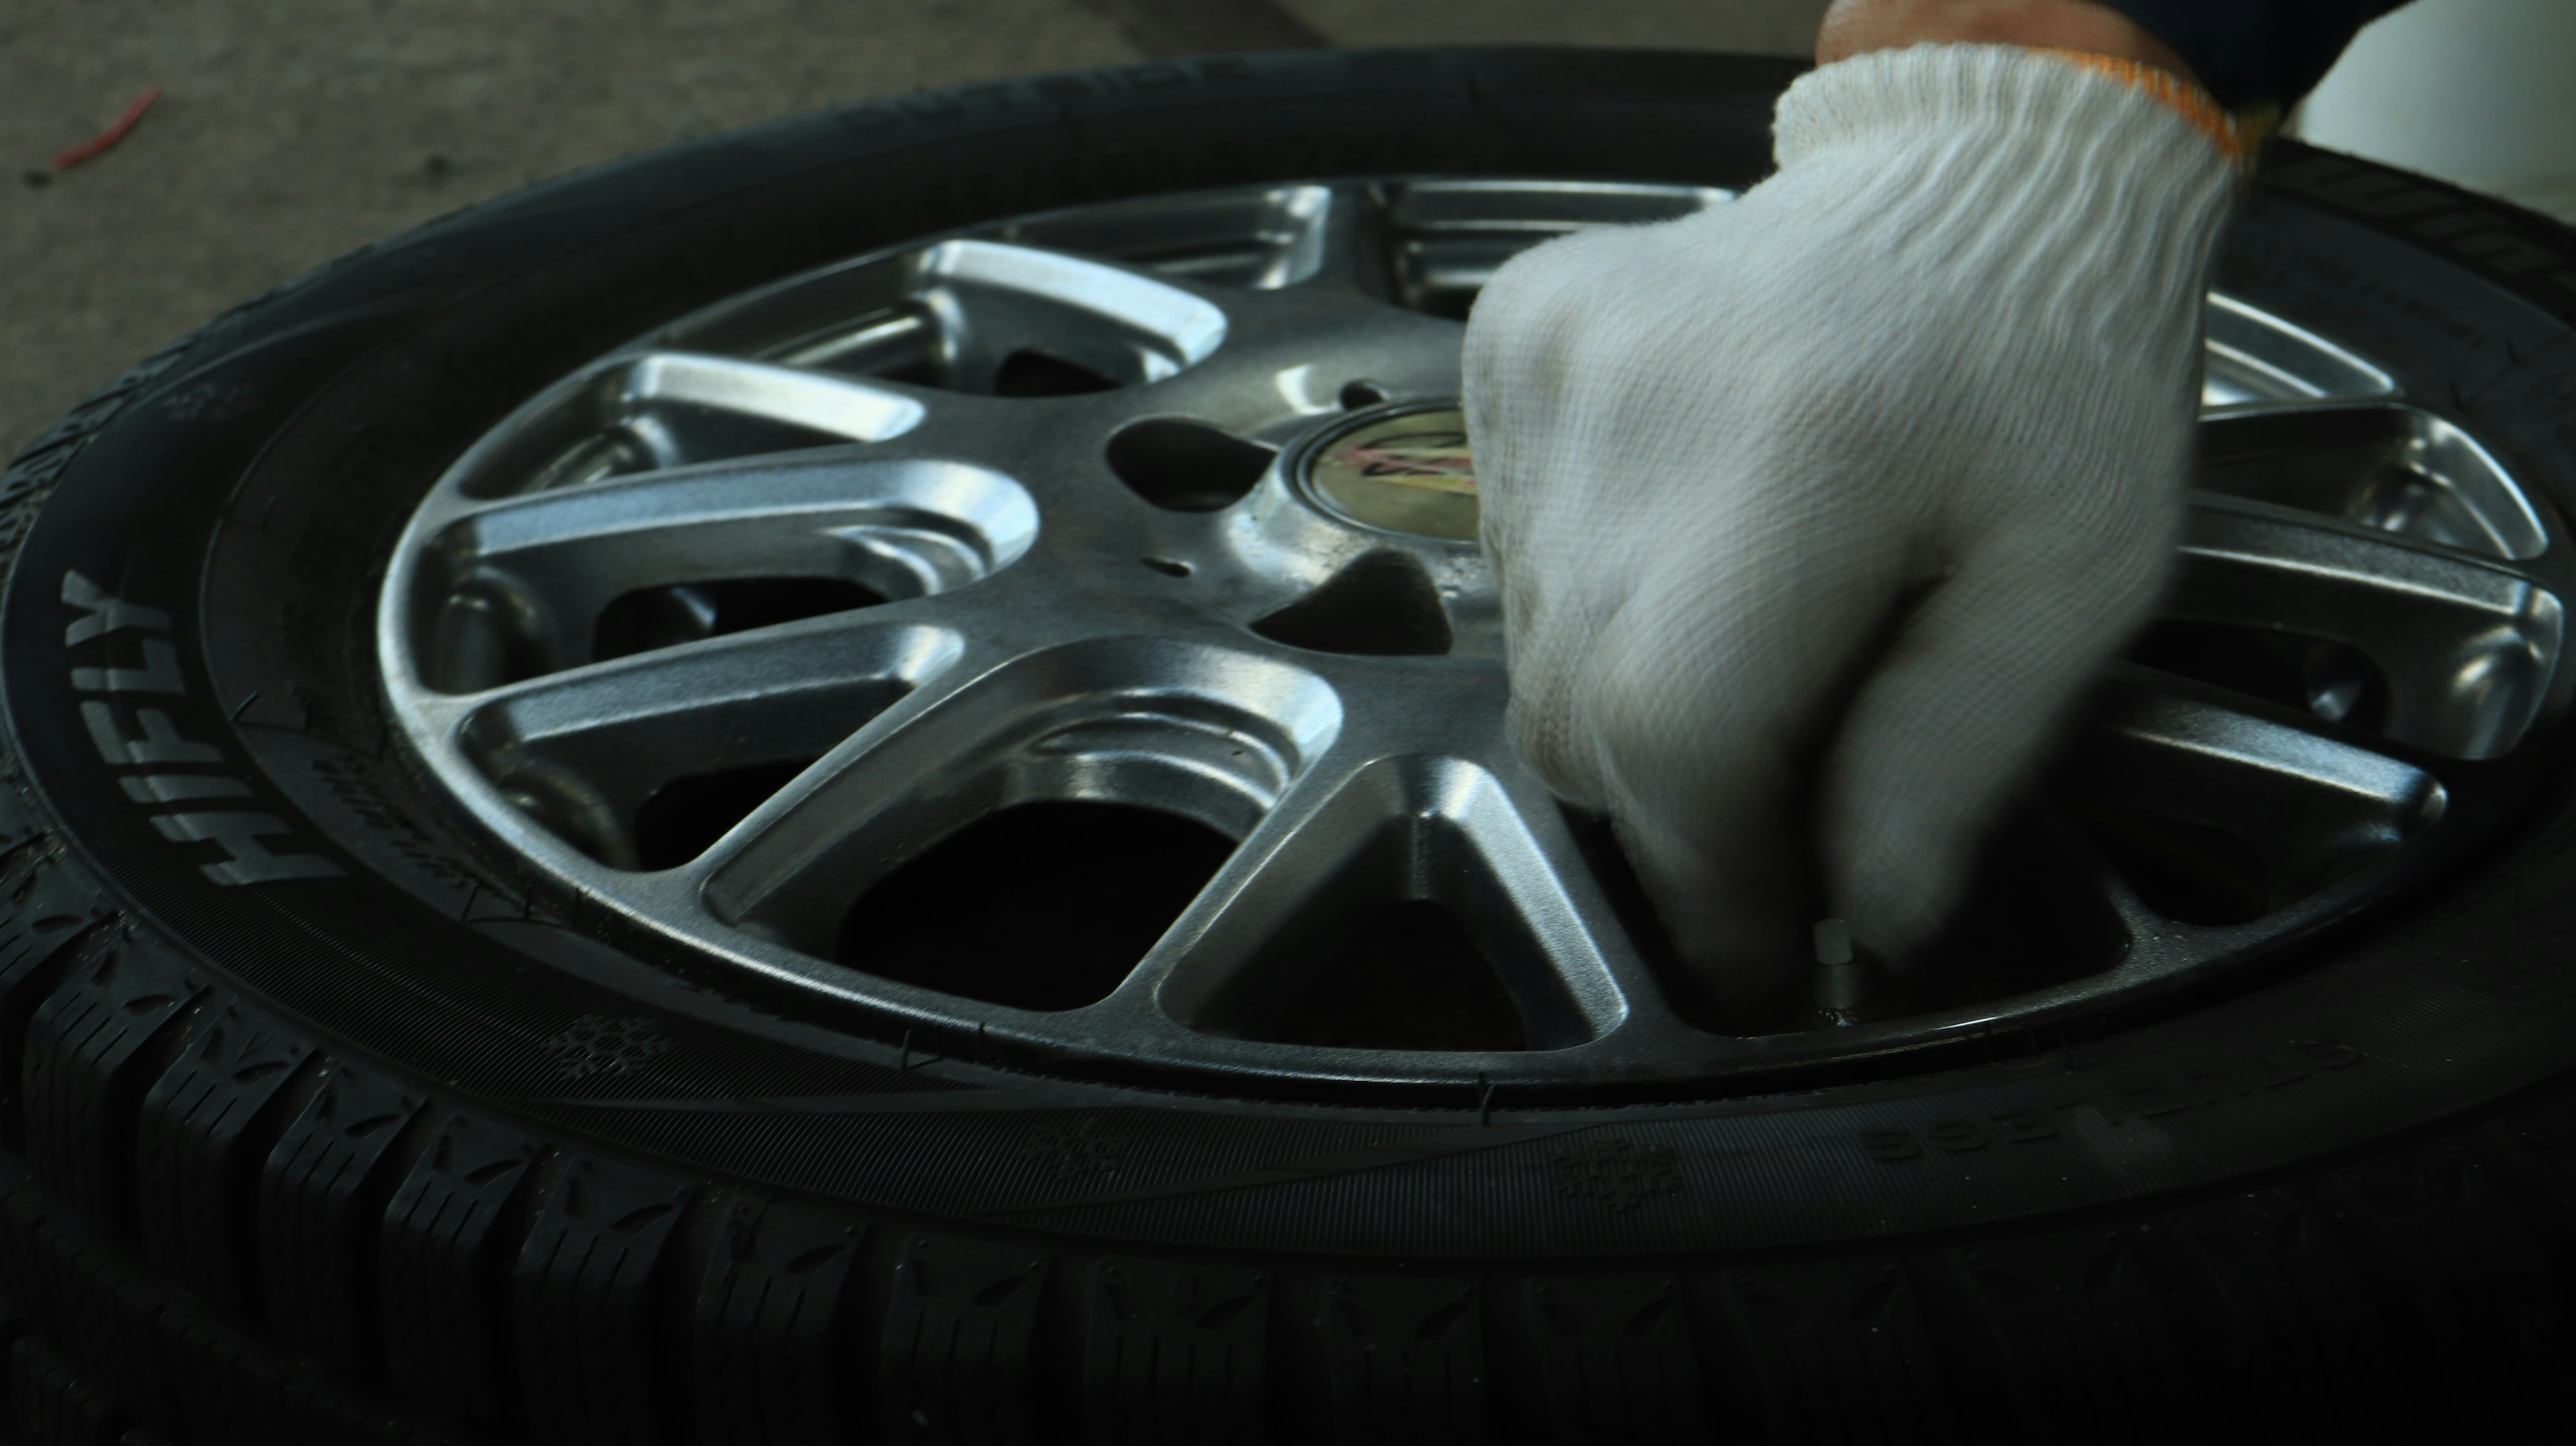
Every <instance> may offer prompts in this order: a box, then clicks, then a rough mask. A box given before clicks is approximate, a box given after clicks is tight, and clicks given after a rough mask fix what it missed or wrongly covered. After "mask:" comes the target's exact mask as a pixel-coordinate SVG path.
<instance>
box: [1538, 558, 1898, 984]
mask: <svg viewBox="0 0 2576 1446" xmlns="http://www.w3.org/2000/svg"><path fill="white" fill-rule="evenodd" d="M1893 536H1894V535H1893V534H1892V533H1891V534H1890V540H1887V541H1881V540H1880V539H1876V538H1868V539H1859V540H1857V543H1856V545H1852V546H1847V547H1843V548H1837V549H1832V550H1828V551H1823V552H1812V553H1809V554H1808V555H1806V556H1805V557H1803V558H1801V559H1799V561H1798V562H1796V563H1790V562H1787V561H1785V560H1784V554H1783V553H1782V552H1781V551H1780V550H1779V549H1777V548H1771V547H1764V546H1746V547H1741V548H1737V549H1733V550H1731V551H1728V552H1725V553H1721V554H1719V555H1716V556H1707V555H1696V554H1695V555H1689V556H1684V557H1680V558H1676V559H1674V560H1673V561H1672V562H1670V563H1668V564H1667V565H1666V569H1665V571H1666V575H1665V576H1661V577H1648V578H1646V579H1643V580H1642V581H1641V583H1640V585H1639V587H1638V589H1637V591H1636V593H1635V594H1634V596H1633V598H1632V601H1631V603H1630V604H1629V606H1627V607H1626V608H1624V609H1622V611H1621V613H1620V615H1619V616H1618V617H1617V618H1615V619H1613V620H1612V621H1611V623H1610V625H1609V626H1607V627H1606V628H1604V629H1603V630H1602V631H1601V632H1600V633H1599V635H1598V636H1597V639H1596V640H1595V641H1594V645H1593V646H1592V647H1591V649H1590V650H1589V653H1588V657H1589V658H1590V660H1591V662H1590V665H1589V667H1588V668H1587V669H1586V672H1585V676H1584V677H1583V679H1582V683H1581V686H1580V687H1579V688H1578V689H1577V693H1576V708H1577V710H1578V711H1577V712H1576V713H1575V714H1574V716H1573V723H1572V729H1571V731H1572V733H1573V735H1574V737H1575V738H1577V739H1578V740H1589V741H1590V743H1591V746H1593V747H1594V748H1596V749H1597V750H1598V761H1597V774H1598V777H1599V778H1600V780H1601V788H1602V795H1603V798H1604V800H1605V802H1606V804H1607V806H1608V808H1609V811H1610V813H1611V816H1612V818H1613V820H1614V822H1615V824H1616V826H1617V829H1618V833H1619V837H1620V840H1621V843H1622V845H1623V847H1624V848H1625V849H1626V850H1627V852H1628V857H1629V861H1630V863H1631V864H1632V865H1633V866H1634V867H1635V869H1636V871H1637V874H1638V878H1639V880H1640V881H1641V882H1642V883H1643V884H1644V885H1645V886H1646V890H1647V893H1648V894H1649V896H1650V897H1652V898H1653V899H1654V901H1655V904H1656V908H1657V912H1658V913H1659V915H1660V916H1661V918H1662V920H1663V922H1664V925H1665V927H1666V929H1667V931H1668V932H1669V933H1670V935H1671V936H1672V939H1673V942H1674V944H1675V946H1676V947H1677V949H1678V950H1679V952H1680V953H1681V955H1682V957H1683V960H1684V962H1685V963H1686V964H1687V965H1688V966H1689V967H1690V968H1691V970H1692V972H1693V973H1694V974H1695V975H1696V976H1698V977H1699V979H1700V980H1701V981H1702V982H1703V983H1704V984H1705V985H1706V987H1707V988H1708V989H1709V991H1710V992H1711V993H1712V994H1713V995H1716V996H1718V997H1720V998H1725V997H1728V996H1744V995H1751V994H1759V993H1762V992H1765V991H1767V990H1768V989H1769V988H1771V987H1772V985H1773V984H1774V983H1776V982H1777V981H1778V980H1779V979H1780V978H1781V977H1782V976H1783V975H1784V974H1785V973H1786V972H1787V971H1790V970H1794V969H1796V968H1797V967H1799V966H1800V965H1801V964H1802V963H1803V962H1804V960H1805V957H1806V951H1805V949H1804V946H1803V945H1802V944H1801V942H1800V941H1801V940H1802V939H1803V938H1804V937H1805V933H1806V931H1807V929H1808V927H1809V925H1810V923H1811V922H1812V920H1813V919H1814V917H1815V914H1816V910H1817V907H1818V905H1819V902H1820V892H1821V890H1820V880H1819V878H1818V872H1817V868H1816V860H1817V857H1818V855H1817V848H1816V837H1815V833H1814V828H1813V818H1814V814H1813V808H1812V802H1811V800H1812V798H1813V794H1814V788H1815V784H1816V780H1817V776H1818V773H1819V770H1820V767H1821V765H1822V762H1823V753H1824V743H1823V740H1824V739H1826V738H1827V737H1828V736H1829V735H1830V724H1831V720H1832V719H1833V718H1834V717H1835V716H1836V715H1837V714H1838V713H1839V711H1840V710H1841V708H1842V707H1843V704H1844V702H1845V700H1846V699H1847V698H1848V697H1849V695H1850V693H1851V690H1852V688H1853V686H1854V685H1855V682H1856V681H1857V678H1858V676H1859V672H1860V670H1861V669H1863V668H1865V667H1866V666H1867V664H1868V662H1869V660H1870V658H1871V656H1872V654H1873V653H1874V652H1875V651H1876V646H1877V643H1878V641H1879V635H1880V633H1881V631H1882V629H1883V627H1884V623H1885V619H1886V618H1887V616H1888V614H1889V612H1890V610H1891V608H1892V606H1893V604H1894V601H1895V597H1894V594H1895V587H1896V582H1895V579H1897V578H1898V577H1899V576H1901V568H1899V567H1898V566H1896V565H1895V561H1894V559H1893V558H1891V557H1888V556H1882V555H1881V553H1882V552H1885V551H1890V550H1892V549H1893V547H1894V546H1896V545H1897V544H1896V543H1895V542H1894V541H1893V540H1892V539H1893Z"/></svg>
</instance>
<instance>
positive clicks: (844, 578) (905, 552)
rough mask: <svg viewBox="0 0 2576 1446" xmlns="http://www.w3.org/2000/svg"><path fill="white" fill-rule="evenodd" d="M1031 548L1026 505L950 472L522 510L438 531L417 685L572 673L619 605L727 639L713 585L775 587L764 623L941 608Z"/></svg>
mask: <svg viewBox="0 0 2576 1446" xmlns="http://www.w3.org/2000/svg"><path fill="white" fill-rule="evenodd" d="M1036 535H1037V510H1036V505H1035V504H1034V503H1033V502H1032V501H1031V500H1030V498H1029V496H1028V494H1027V492H1026V491H1024V490H1023V489H1022V488H1021V487H1020V486H1019V485H1018V484H1017V483H1015V482H1013V481H1011V480H1010V479H1008V478H1005V477H1002V476H1000V475H999V474H997V473H993V472H989V471H985V470H983V469H980V468H975V467H969V466H965V465H962V464H958V463H942V462H928V461H877V460H866V459H852V458H849V457H846V456H842V455H831V456H824V457H795V458H763V459H757V460H753V461H749V462H729V463H717V464H711V465H706V466H699V467H683V468H674V469H671V470H668V471H659V472H648V473H644V474H642V475H639V476H635V477H629V478H621V479H618V480H616V481H611V482H600V483H594V484H592V485H590V486H586V487H574V488H565V489H561V490H556V491H548V492H539V493H534V494H531V495H528V496H523V497H517V498H512V499H510V500H507V501H504V502H500V503H496V504H493V505H490V506H487V507H484V508H481V509H479V510H477V511H474V512H472V513H469V514H467V515H466V516H464V517H463V518H461V519H459V520H457V521H454V522H451V523H449V524H448V525H447V526H446V527H445V528H443V529H441V531H440V532H439V533H438V535H437V536H436V537H435V539H433V541H432V544H431V546H430V547H429V548H428V549H426V550H425V552H424V554H423V559H422V560H423V563H424V566H423V567H422V569H421V571H420V574H419V575H418V577H417V578H416V579H415V580H414V586H415V588H416V595H418V596H420V597H422V598H423V599H424V601H426V602H430V603H432V604H433V605H434V608H435V611H434V614H433V619H432V621H431V622H430V625H429V626H428V628H427V630H426V632H425V635H424V636H423V638H422V639H421V643H420V646H421V650H422V672H423V676H424V678H425V679H427V680H428V681H430V682H431V683H432V685H433V686H436V687H440V688H442V689H444V690H446V691H475V690H480V689H482V688H487V687H489V686H492V685H493V684H494V683H497V682H499V681H501V678H500V677H498V676H495V671H494V670H495V669H501V668H504V667H507V668H509V669H511V670H514V671H520V672H525V671H529V670H534V671H556V670H560V669H562V668H566V667H572V666H576V665H578V664H580V663H582V662H585V661H588V660H589V659H590V658H591V657H593V656H594V655H595V653H596V652H597V650H598V649H599V648H600V647H601V646H603V645H604V642H603V638H602V637H601V636H600V633H601V630H602V629H603V628H610V627H613V626H614V625H613V624H611V623H610V622H609V621H608V620H609V619H610V618H611V616H612V614H613V611H614V610H615V609H616V608H617V607H618V606H619V605H620V603H621V600H622V599H641V601H637V602H634V603H632V604H630V605H629V606H630V610H631V609H632V608H657V609H661V610H663V611H674V610H676V611H677V612H679V613H685V612H686V611H687V610H688V609H690V608H693V607H695V608H698V609H699V610H700V611H705V612H707V617H706V618H705V620H704V623H703V625H702V626H703V627H704V628H709V629H712V628H723V629H725V630H728V631H730V630H733V625H732V624H729V623H726V622H724V620H723V619H722V618H721V617H719V616H717V615H716V614H715V613H714V612H713V611H709V609H711V608H712V607H713V603H712V602H710V601H709V598H710V597H711V596H712V594H708V593H706V591H705V585H710V584H731V585H734V586H735V591H736V592H737V593H739V592H740V585H741V584H743V583H745V582H747V581H752V580H765V581H767V582H769V583H772V584H777V585H780V586H784V587H787V588H788V589H789V591H790V593H791V594H792V596H791V597H790V599H789V602H788V603H782V602H778V601H775V600H772V601H771V602H769V603H766V604H764V606H767V607H769V608H770V609H771V611H772V612H775V611H776V610H777V609H778V608H779V607H782V606H788V605H789V604H790V603H793V602H795V600H797V599H803V600H804V601H803V603H802V605H803V606H804V607H805V608H806V609H807V610H823V609H825V608H828V607H830V606H833V605H838V606H844V607H846V606H863V605H866V604H868V603H871V602H880V601H884V600H888V599H901V598H910V597H921V596H924V595H927V594H932V593H940V592H947V591H950V590H953V589H956V588H960V587H963V586H965V585H966V584H968V583H972V582H976V581H978V580H980V579H982V578H984V577H986V576H988V575H990V574H992V573H994V572H996V571H999V570H1000V569H1002V568H1005V567H1008V566H1009V565H1010V564H1011V563H1012V562H1013V561H1016V560H1017V559H1018V558H1019V557H1020V555H1021V554H1022V553H1024V552H1026V551H1027V549H1028V547H1029V545H1030V543H1031V542H1032V541H1033V540H1034V539H1035V537H1036ZM833 585H838V586H839V587H840V588H841V591H840V592H837V593H836V592H834V591H832V586H833ZM798 587H801V589H802V590H801V591H796V589H797V588H798ZM691 588H698V589H700V591H699V592H698V593H697V594H690V593H688V592H687V591H686V590H687V589H691ZM646 594H656V595H668V596H667V598H663V597H659V596H657V597H646V596H645V595H646ZM666 602H667V606H666V605H665V603H666ZM746 606H748V604H746ZM687 622H688V620H687V619H686V618H685V617H677V618H676V619H675V622H674V624H673V626H676V627H680V628H683V629H685V627H686V626H687ZM666 631H667V630H666ZM679 636H685V632H682V633H681V634H679ZM512 658H515V659H517V660H518V661H516V662H508V661H506V660H508V659H512Z"/></svg>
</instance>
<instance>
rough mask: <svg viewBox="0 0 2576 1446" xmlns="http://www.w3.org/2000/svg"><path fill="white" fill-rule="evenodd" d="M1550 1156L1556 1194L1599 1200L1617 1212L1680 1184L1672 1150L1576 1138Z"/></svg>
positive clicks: (1675, 1190) (1677, 1189)
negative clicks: (1554, 1174)
mask: <svg viewBox="0 0 2576 1446" xmlns="http://www.w3.org/2000/svg"><path fill="white" fill-rule="evenodd" d="M1550 1158H1551V1159H1553V1160H1554V1161H1555V1162H1556V1191H1557V1193H1558V1194H1560V1195H1564V1196H1567V1197H1568V1198H1571V1199H1590V1200H1598V1201H1600V1202H1601V1203H1602V1204H1604V1205H1607V1206H1609V1207H1610V1208H1611V1209H1612V1210H1615V1211H1618V1212H1620V1213H1621V1214H1626V1213H1627V1212H1628V1211H1631V1210H1634V1209H1636V1208H1637V1207H1638V1206H1639V1205H1642V1204H1644V1203H1645V1202H1646V1201H1648V1200H1650V1199H1652V1198H1654V1197H1655V1196H1657V1195H1672V1194H1678V1193H1679V1192H1680V1190H1681V1188H1682V1170H1681V1162H1680V1161H1679V1160H1677V1159H1675V1158H1674V1156H1673V1152H1672V1151H1670V1150H1667V1149H1662V1148H1654V1149H1640V1148H1639V1147H1638V1146H1637V1145H1636V1144H1635V1143H1634V1142H1632V1141H1628V1140H1620V1139H1609V1140H1580V1141H1577V1142H1575V1143H1574V1144H1572V1145H1570V1146H1568V1147H1566V1148H1565V1149H1562V1150H1557V1151H1555V1152H1553V1154H1552V1155H1551V1156H1550Z"/></svg>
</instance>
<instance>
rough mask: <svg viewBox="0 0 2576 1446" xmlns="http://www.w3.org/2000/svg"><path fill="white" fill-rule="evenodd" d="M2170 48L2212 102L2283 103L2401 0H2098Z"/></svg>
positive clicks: (2294, 97)
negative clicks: (2213, 99) (2181, 59)
mask: <svg viewBox="0 0 2576 1446" xmlns="http://www.w3.org/2000/svg"><path fill="white" fill-rule="evenodd" d="M2097 3H2100V4H2103V5H2107V6H2109V7H2110V8H2111V9H2114V10H2117V11H2119V12H2120V13H2121V14H2123V15H2126V16H2128V17H2129V18H2130V19H2132V20H2135V21H2136V22H2138V23H2139V24H2140V25H2142V26H2145V27H2146V28H2147V30H2148V31H2149V32H2150V33H2152V34H2153V35H2154V36H2155V37H2156V38H2157V39H2159V40H2162V41H2163V42H2164V43H2165V44H2167V45H2170V46H2172V47H2173V48H2174V49H2175V50H2176V51H2177V52H2179V53H2180V54H2181V56H2182V58H2183V60H2184V61H2185V62H2186V63H2188V64H2189V65H2190V66H2191V68H2192V69H2193V71H2195V72H2197V73H2198V74H2199V76H2200V83H2201V84H2203V85H2205V86H2207V87H2209V93H2210V94H2211V95H2214V96H2216V97H2217V98H2218V103H2219V104H2221V105H2223V106H2226V107H2228V108H2229V109H2231V110H2242V109H2244V108H2246V107H2248V106H2255V105H2261V104H2263V103H2265V102H2267V101H2270V102H2277V103H2278V104H2279V105H2281V106H2282V107H2283V108H2284V109H2286V108H2288V107H2289V106H2290V105H2291V104H2292V103H2294V102H2296V101H2297V100H2298V98H2299V97H2301V96H2303V95H2306V94H2307V93H2308V91H2309V90H2310V89H2311V88H2313V87H2314V86H2315V85H2316V83H2317V82H2318V81H2320V80H2323V79H2324V78H2325V73H2326V68H2327V67H2328V66H2331V65H2333V64H2334V62H2335V57H2336V56H2338V55H2341V54H2343V48H2344V46H2346V45H2348V44H2350V43H2351V41H2352V37H2353V36H2354V34H2355V33H2357V32H2358V31H2359V30H2360V29H2361V27H2363V26H2365V25H2367V24H2369V23H2370V22H2371V21H2373V20H2376V19H2378V18H2379V17H2380V16H2382V15H2385V14H2387V13H2388V12H2389V11H2391V10H2394V9H2396V8H2397V7H2398V6H2400V5H2403V4H2405V3H2406V0H2097Z"/></svg>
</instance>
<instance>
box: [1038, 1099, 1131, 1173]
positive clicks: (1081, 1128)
mask: <svg viewBox="0 0 2576 1446" xmlns="http://www.w3.org/2000/svg"><path fill="white" fill-rule="evenodd" d="M1021 1153H1023V1154H1024V1155H1026V1156H1027V1157H1028V1158H1029V1159H1030V1160H1032V1161H1035V1162H1036V1163H1037V1164H1038V1165H1039V1166H1040V1167H1042V1168H1043V1169H1045V1170H1046V1172H1047V1173H1049V1174H1051V1175H1053V1176H1055V1177H1056V1178H1057V1179H1058V1180H1064V1181H1076V1180H1085V1179H1090V1178H1092V1177H1095V1176H1103V1175H1115V1174H1117V1173H1118V1166H1119V1162H1120V1161H1122V1160H1123V1159H1125V1158H1126V1155H1127V1137H1126V1136H1124V1135H1122V1134H1119V1133H1118V1132H1117V1131H1116V1130H1112V1129H1110V1128H1108V1127H1107V1126H1105V1125H1103V1124H1101V1123H1100V1121H1099V1120H1097V1119H1095V1118H1093V1117H1092V1116H1090V1115H1080V1116H1077V1117H1075V1118H1073V1119H1070V1120H1065V1121H1063V1122H1061V1123H1048V1124H1042V1125H1039V1126H1038V1127H1037V1129H1036V1130H1035V1132H1033V1133H1032V1134H1031V1135H1030V1137H1029V1142H1028V1143H1027V1144H1026V1145H1024V1146H1022V1147H1021Z"/></svg>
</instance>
